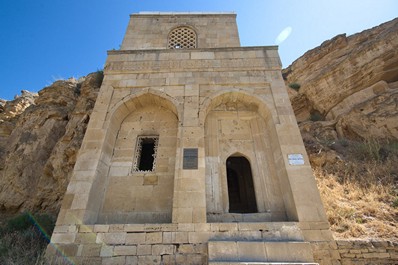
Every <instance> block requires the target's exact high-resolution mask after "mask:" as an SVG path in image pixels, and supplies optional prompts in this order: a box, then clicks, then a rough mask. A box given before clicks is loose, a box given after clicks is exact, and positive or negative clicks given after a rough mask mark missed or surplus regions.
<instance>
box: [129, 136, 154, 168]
mask: <svg viewBox="0 0 398 265" xmlns="http://www.w3.org/2000/svg"><path fill="white" fill-rule="evenodd" d="M145 139H153V141H154V153H153V164H152V170H140V169H139V167H140V161H141V155H142V144H143V142H144V141H145ZM158 145H159V135H141V136H138V137H137V143H136V146H135V153H134V163H133V169H132V171H133V172H135V173H146V172H154V171H155V169H156V157H157V153H158Z"/></svg>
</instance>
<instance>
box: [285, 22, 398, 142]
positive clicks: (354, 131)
mask: <svg viewBox="0 0 398 265" xmlns="http://www.w3.org/2000/svg"><path fill="white" fill-rule="evenodd" d="M397 32H398V19H394V20H392V21H390V22H387V23H384V24H382V25H380V26H378V27H375V28H372V29H369V30H366V31H364V32H361V33H358V34H355V35H352V36H349V37H347V36H346V35H345V34H343V35H338V36H336V37H335V38H333V39H331V40H328V41H325V42H324V43H322V45H321V46H319V47H317V48H315V49H313V50H310V51H308V52H307V53H305V54H304V55H303V56H302V57H300V58H299V59H297V60H296V61H295V62H294V63H293V64H292V65H290V66H289V67H288V68H287V69H285V70H284V71H283V74H284V77H285V79H286V83H287V84H292V83H298V84H300V85H301V87H300V89H299V90H298V92H296V91H294V90H292V89H291V91H290V95H291V101H292V104H293V108H294V111H295V113H296V116H297V119H298V121H299V122H300V121H306V120H309V119H312V120H314V119H317V120H318V119H320V120H327V121H333V122H334V123H335V124H334V126H335V130H336V133H337V135H338V136H339V137H340V138H342V137H349V138H357V139H365V138H388V139H398V119H397V102H398V89H397V88H398V82H397V81H398V34H397ZM328 124H329V123H328Z"/></svg>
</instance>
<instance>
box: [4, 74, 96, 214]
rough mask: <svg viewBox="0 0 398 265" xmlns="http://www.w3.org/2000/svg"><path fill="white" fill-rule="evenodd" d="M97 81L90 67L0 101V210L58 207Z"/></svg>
mask: <svg viewBox="0 0 398 265" xmlns="http://www.w3.org/2000/svg"><path fill="white" fill-rule="evenodd" d="M101 82H102V73H100V72H98V73H93V74H90V75H88V76H87V77H85V78H82V79H81V80H79V81H77V80H75V79H69V80H65V81H57V82H55V83H53V84H52V85H51V86H49V87H46V88H44V89H43V90H41V91H40V92H39V94H38V95H34V94H31V93H28V92H23V93H22V95H21V96H20V97H18V98H16V99H15V100H13V101H6V102H5V101H3V102H2V103H1V113H0V137H1V138H0V210H1V211H6V212H13V211H20V210H23V209H27V210H33V211H35V210H45V211H48V212H56V211H57V210H58V209H59V203H60V201H61V199H62V198H63V194H64V192H65V190H66V187H67V184H68V181H69V179H70V175H71V172H72V169H73V166H74V164H75V161H76V154H77V152H78V150H79V147H80V144H81V141H82V139H83V136H84V132H85V129H86V126H87V123H88V121H89V118H90V113H91V111H92V109H93V106H94V103H95V100H96V97H97V92H98V90H99V87H100V85H101Z"/></svg>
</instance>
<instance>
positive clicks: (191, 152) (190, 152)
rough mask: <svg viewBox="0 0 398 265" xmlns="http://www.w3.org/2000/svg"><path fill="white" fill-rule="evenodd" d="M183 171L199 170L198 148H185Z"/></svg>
mask: <svg viewBox="0 0 398 265" xmlns="http://www.w3.org/2000/svg"><path fill="white" fill-rule="evenodd" d="M182 169H198V148H184V157H183V160H182Z"/></svg>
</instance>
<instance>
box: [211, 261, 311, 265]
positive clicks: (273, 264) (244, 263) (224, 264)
mask: <svg viewBox="0 0 398 265" xmlns="http://www.w3.org/2000/svg"><path fill="white" fill-rule="evenodd" d="M208 265H319V263H302V262H300V263H297V262H247V261H236V262H233V261H226V262H224V261H211V262H209V263H208Z"/></svg>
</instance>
